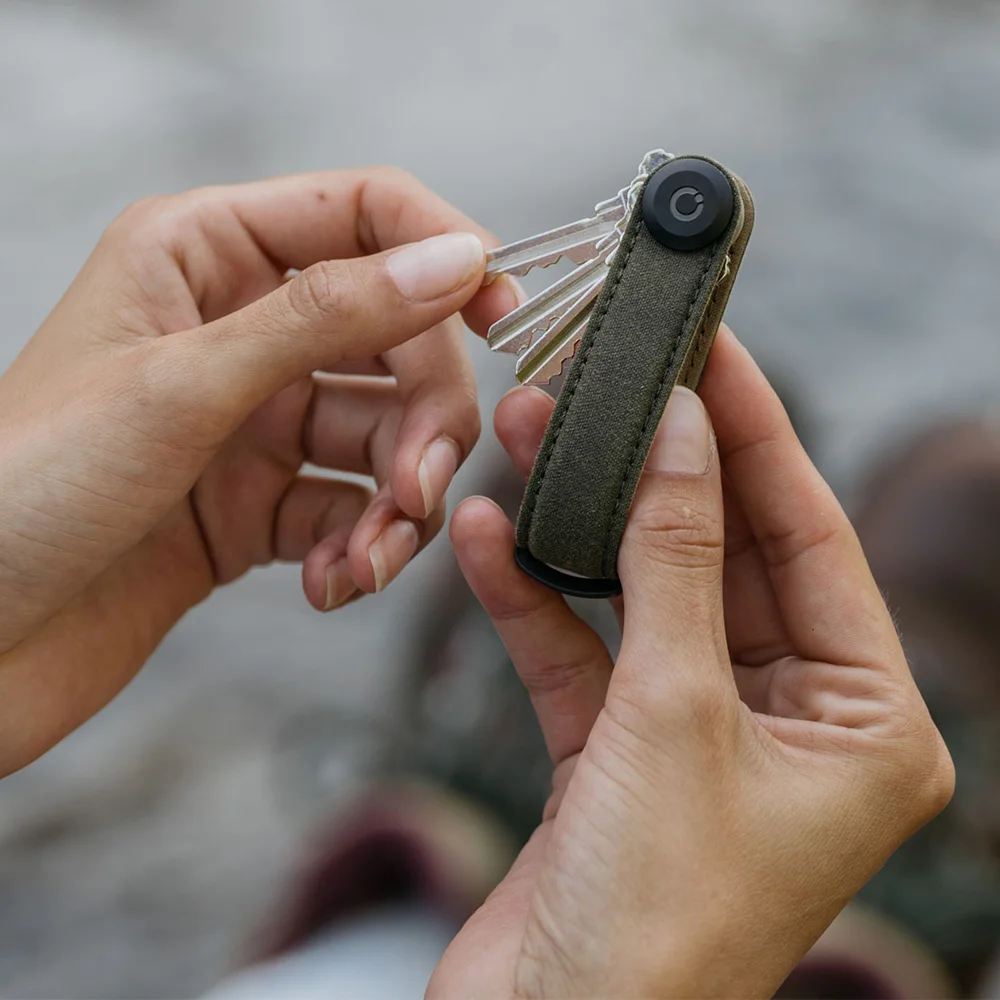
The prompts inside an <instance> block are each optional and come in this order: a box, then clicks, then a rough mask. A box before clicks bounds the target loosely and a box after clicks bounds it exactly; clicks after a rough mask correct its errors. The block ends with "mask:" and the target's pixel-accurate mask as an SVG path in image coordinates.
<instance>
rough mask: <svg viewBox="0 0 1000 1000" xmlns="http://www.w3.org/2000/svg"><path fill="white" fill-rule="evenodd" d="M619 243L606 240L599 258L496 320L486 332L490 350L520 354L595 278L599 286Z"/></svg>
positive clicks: (581, 266)
mask: <svg viewBox="0 0 1000 1000" xmlns="http://www.w3.org/2000/svg"><path fill="white" fill-rule="evenodd" d="M616 245H617V241H616V240H614V239H610V240H607V242H606V245H605V246H603V247H602V249H601V250H600V251H599V256H598V257H597V258H595V259H594V260H591V261H587V263H585V264H581V265H580V266H579V267H577V268H575V269H574V270H572V271H570V273H569V274H567V275H566V276H565V277H563V278H560V279H559V280H558V281H557V282H556V283H555V284H553V285H551V286H550V287H549V288H547V289H546V290H545V291H544V292H540V293H539V294H538V295H536V296H535V297H534V298H532V299H528V301H527V302H525V303H524V305H522V306H519V307H518V308H517V309H515V310H513V312H509V313H508V314H507V315H506V316H504V318H503V319H500V320H497V321H496V323H494V324H493V325H492V326H491V327H490V329H489V333H487V335H486V343H487V345H488V346H489V348H490V350H491V351H503V352H504V353H506V354H520V353H521V352H522V351H523V350H524V349H525V348H527V347H528V346H529V345H530V344H531V341H532V339H533V337H534V335H535V334H536V333H539V332H544V331H545V330H547V329H548V328H549V327H550V326H551V325H552V324H553V323H554V322H555V321H556V320H557V319H559V317H560V316H562V315H563V314H564V313H565V312H566V310H567V309H569V307H570V306H572V305H573V303H574V302H576V300H577V299H578V298H579V297H580V296H581V295H582V294H583V293H584V291H586V290H587V289H589V288H590V286H591V285H592V284H594V283H595V280H596V283H597V284H598V286H599V285H600V283H601V282H602V281H603V280H604V277H605V275H606V274H607V267H606V264H605V261H607V259H608V257H609V256H610V255H611V253H612V252H613V251H614V248H615V246H616Z"/></svg>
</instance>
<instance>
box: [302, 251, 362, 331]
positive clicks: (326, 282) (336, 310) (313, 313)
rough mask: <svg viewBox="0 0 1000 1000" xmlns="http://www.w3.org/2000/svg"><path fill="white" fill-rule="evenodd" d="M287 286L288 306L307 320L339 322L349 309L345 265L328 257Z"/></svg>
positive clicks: (345, 316) (307, 269)
mask: <svg viewBox="0 0 1000 1000" xmlns="http://www.w3.org/2000/svg"><path fill="white" fill-rule="evenodd" d="M286 287H287V289H288V305H289V308H290V309H291V310H292V312H293V313H294V314H295V315H296V316H299V317H301V318H302V319H303V320H305V321H306V322H307V323H315V322H317V321H319V322H321V323H324V324H328V323H334V324H337V323H340V322H343V321H344V320H345V319H346V318H347V316H348V314H349V312H350V302H349V295H348V294H347V288H346V282H345V281H344V275H343V273H342V269H341V268H337V267H335V266H334V265H333V264H332V263H330V262H329V261H323V262H320V263H318V264H313V265H312V266H311V267H307V268H306V269H305V270H304V271H302V272H301V273H300V274H297V275H296V276H295V277H294V278H293V279H292V280H291V281H290V282H289V283H288V285H287V286H286Z"/></svg>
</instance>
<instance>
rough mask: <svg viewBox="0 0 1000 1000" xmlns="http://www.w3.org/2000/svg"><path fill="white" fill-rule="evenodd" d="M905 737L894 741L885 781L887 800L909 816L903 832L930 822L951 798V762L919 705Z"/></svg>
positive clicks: (953, 777) (934, 729)
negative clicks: (907, 826) (917, 712)
mask: <svg viewBox="0 0 1000 1000" xmlns="http://www.w3.org/2000/svg"><path fill="white" fill-rule="evenodd" d="M907 735H908V738H904V739H902V740H898V741H894V743H895V745H894V746H893V747H892V749H891V750H887V751H886V754H890V753H891V755H892V756H891V760H892V763H891V765H890V766H889V767H888V768H887V771H888V774H887V776H886V779H885V784H886V785H888V786H889V788H888V789H886V790H889V789H891V795H889V796H888V801H891V802H893V803H895V804H896V807H897V808H898V807H899V806H900V805H902V806H903V809H904V814H906V815H908V816H909V817H910V820H911V824H910V829H909V830H908V832H907V836H909V835H910V833H913V832H914V831H916V830H917V829H919V828H920V827H921V826H923V825H924V824H925V823H928V822H930V820H932V819H933V818H934V817H935V816H937V814H938V813H940V812H941V811H942V810H943V809H944V808H945V806H947V805H948V803H949V802H950V801H951V797H952V795H953V794H954V791H955V766H954V764H953V763H952V759H951V754H950V753H949V752H948V748H947V747H946V746H945V742H944V740H943V739H942V737H941V734H940V733H939V732H938V730H937V727H936V726H935V725H934V723H933V722H932V721H931V719H930V716H929V715H927V713H926V711H925V710H923V708H922V707H921V711H920V715H919V718H918V720H914V721H913V723H912V724H911V728H910V732H909V733H908V734H907Z"/></svg>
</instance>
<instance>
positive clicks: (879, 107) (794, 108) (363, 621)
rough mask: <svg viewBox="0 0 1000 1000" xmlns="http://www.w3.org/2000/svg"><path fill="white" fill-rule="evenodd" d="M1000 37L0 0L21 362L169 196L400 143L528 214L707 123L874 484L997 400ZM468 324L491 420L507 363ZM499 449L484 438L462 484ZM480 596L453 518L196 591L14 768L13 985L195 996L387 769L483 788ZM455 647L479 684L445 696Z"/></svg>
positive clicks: (540, 16)
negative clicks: (918, 434)
mask: <svg viewBox="0 0 1000 1000" xmlns="http://www.w3.org/2000/svg"><path fill="white" fill-rule="evenodd" d="M998 53H1000V5H998V4H996V3H994V2H990V0H982V2H975V0H949V2H947V3H945V2H932V0H879V2H878V3H873V2H871V0H838V2H836V3H833V2H822V0H755V2H754V3H753V4H747V3H744V2H742V0H711V2H709V0H615V2H614V3H611V2H607V0H604V2H602V0H545V2H543V3H539V2H538V0H503V2H502V3H496V4H492V5H491V4H484V3H476V2H469V0H462V2H460V0H425V2H423V3H413V2H409V0H356V2H348V0H78V2H73V3H57V2H49V0H0V177H2V178H3V180H4V183H3V185H2V188H0V300H2V302H3V304H4V318H3V322H2V323H0V365H3V366H6V365H7V364H8V363H9V362H10V360H11V359H12V358H13V357H14V356H15V354H16V353H17V352H18V350H19V349H20V347H21V346H22V345H23V343H24V342H25V341H26V340H27V338H28V337H29V336H30V335H31V333H32V332H33V330H34V329H35V328H36V326H37V325H38V324H39V323H40V321H41V320H42V319H43V317H44V316H45V315H46V313H47V312H48V311H49V309H50V308H51V307H52V305H53V304H54V302H55V301H56V299H57V298H58V297H59V295H60V294H61V293H62V291H63V290H64V288H65V287H66V285H67V284H68V283H69V282H70V280H71V279H72V278H73V276H74V274H75V273H76V271H77V270H78V268H79V267H80V265H81V264H82V262H83V260H84V259H85V257H86V256H87V254H88V252H89V251H90V249H91V248H92V246H93V245H94V243H95V241H96V240H97V239H98V237H99V235H100V233H101V230H102V228H103V227H104V226H105V225H106V224H107V222H108V221H109V220H110V219H111V218H112V217H113V216H114V215H115V214H116V213H117V212H119V211H120V210H121V209H122V208H123V207H124V206H125V205H127V204H128V203H129V202H131V201H133V200H135V199H137V198H141V197H143V196H145V195H149V194H154V193H165V192H172V191H180V190H183V189H185V188H189V187H192V186H197V185H203V184H211V183H218V182H229V181H237V180H249V179H254V178H258V177H262V176H267V175H274V174H281V173H286V172H298V171H304V170H315V169H324V168H330V167H341V166H349V165H363V164H375V163H391V164H397V165H400V166H402V167H405V168H406V169H407V170H410V171H411V172H413V173H415V174H416V175H417V176H419V177H420V178H421V179H422V180H424V181H425V182H426V183H427V184H428V185H429V186H430V187H432V188H434V189H436V190H437V191H439V192H440V193H441V194H442V195H444V197H446V198H448V199H449V200H451V201H453V202H455V203H456V204H457V205H458V206H460V207H461V208H462V209H463V210H464V211H466V212H467V213H469V214H470V215H472V216H474V217H475V218H477V219H478V220H480V221H481V222H482V223H484V224H485V225H487V226H488V227H491V228H492V229H493V230H495V231H496V232H497V233H498V235H499V236H500V237H501V238H502V239H503V240H505V241H507V240H511V239H516V238H520V237H522V236H525V235H529V234H531V233H534V232H537V231H540V230H542V229H545V228H548V227H550V226H554V225H558V224H561V223H562V222H565V221H569V220H571V219H575V218H578V217H580V216H582V215H585V214H588V213H589V210H590V208H591V207H592V205H593V204H594V203H595V202H596V201H598V200H600V199H603V198H605V197H608V196H610V195H612V194H613V193H614V192H615V191H617V190H618V188H619V187H621V186H622V185H623V184H624V183H626V182H627V181H628V180H629V179H631V177H632V176H633V173H634V169H635V166H636V164H637V163H638V161H639V160H640V158H641V157H642V155H643V154H644V153H645V152H646V151H647V150H648V149H651V148H655V147H657V146H662V147H665V148H666V149H668V150H671V151H673V152H677V153H683V152H704V153H707V154H710V155H712V156H715V157H717V158H719V159H721V160H722V161H724V162H725V163H726V164H728V165H729V166H731V167H732V168H733V169H734V170H735V171H737V172H738V173H739V174H740V175H741V176H742V177H743V178H744V179H745V180H746V182H747V184H748V185H749V187H750V189H751V191H752V192H753V193H754V196H755V200H756V204H757V226H756V230H755V234H754V239H753V241H752V243H751V247H750V251H749V254H748V256H747V259H746V262H745V264H744V267H743V270H742V273H741V275H740V278H739V281H738V283H737V286H736V290H735V293H734V295H733V299H732V302H731V306H730V309H729V312H728V320H729V322H730V324H731V325H732V326H733V327H734V328H735V329H736V330H737V332H738V333H739V334H740V335H741V337H742V339H743V340H744V341H745V342H746V343H747V344H748V345H749V346H750V348H751V349H752V350H753V351H754V353H755V354H756V355H757V357H758V358H759V360H760V361H761V363H762V364H763V365H764V367H765V368H766V369H767V371H768V372H769V373H770V374H771V375H772V376H773V377H774V378H775V380H776V382H777V383H778V384H779V385H780V386H781V387H782V391H783V392H785V393H786V394H787V395H788V397H789V401H790V404H791V405H792V408H793V409H794V411H795V413H796V415H797V417H798V419H799V420H800V423H801V426H802V429H803V434H804V435H805V437H806V439H807V442H808V445H809V448H810V450H811V452H812V453H813V455H814V457H815V458H816V460H817V461H818V463H819V464H820V466H821V468H822V470H823V471H824V472H825V474H826V475H827V476H828V477H829V478H830V480H831V482H832V483H833V485H834V486H835V488H836V490H837V491H838V493H839V494H840V496H841V497H842V498H843V499H844V500H845V502H846V503H848V505H851V504H853V503H854V502H855V500H856V498H857V496H858V491H859V488H860V485H861V484H862V483H863V482H864V480H865V478H866V476H867V474H868V471H869V470H870V469H871V467H872V464H873V463H875V462H878V460H879V459H880V457H881V456H883V455H885V454H887V453H888V452H890V451H891V450H892V449H893V448H894V446H895V445H896V444H897V443H898V442H900V441H902V440H904V439H905V438H906V437H907V435H909V434H911V433H912V432H914V430H916V429H918V428H920V427H923V426H927V425H929V424H930V423H932V422H933V421H935V420H936V419H937V418H939V417H941V416H952V415H962V414H978V415H981V414H984V413H989V412H991V411H995V410H996V406H997V402H998V399H1000V392H998V388H997V386H998V379H997V375H998V372H1000V338H998V337H997V335H996V332H995V328H994V319H995V316H996V314H997V312H998V311H1000V310H998V307H1000V282H998V280H997V274H998V268H1000V197H998V194H997V193H998V190H1000V184H998V181H1000V99H998V94H1000V56H998ZM537 280H538V279H537V278H533V279H532V282H534V283H535V284H532V282H529V285H532V287H535V286H536V285H537ZM470 350H471V351H472V352H473V356H474V358H475V362H476V367H477V370H478V373H479V376H480V378H481V385H482V405H483V410H484V413H486V414H488V413H489V412H490V411H491V409H492V404H493V403H494V402H495V400H496V399H497V398H499V396H500V395H501V394H502V393H503V392H504V391H505V390H506V389H507V388H508V387H509V386H510V385H511V384H512V382H513V372H512V365H511V364H510V359H509V358H507V357H506V356H491V355H490V354H489V352H488V351H487V350H486V349H485V347H484V346H483V345H482V344H481V343H478V342H476V343H472V342H471V338H470ZM487 423H488V420H487ZM500 469H501V463H500V457H499V454H498V448H497V446H496V444H495V442H494V441H492V439H491V438H490V435H489V434H487V437H486V440H484V443H483V445H482V447H481V448H480V449H479V450H478V452H477V454H476V455H475V456H474V459H473V460H472V461H471V462H470V463H469V465H468V467H467V468H465V469H464V470H463V472H462V475H461V476H460V478H459V480H458V482H457V485H456V487H455V488H454V490H453V494H452V497H451V502H454V501H456V500H457V499H459V498H460V497H461V496H463V495H466V494H468V493H470V492H474V491H482V490H491V491H492V490H500V491H502V490H505V489H509V488H510V486H509V483H508V482H507V480H506V479H505V478H504V476H503V474H502V472H501V471H499V470H500ZM514 499H515V500H516V497H514ZM461 593H462V592H461V586H460V585H459V584H457V583H456V582H455V581H454V578H453V566H452V563H451V559H450V556H449V553H448V550H447V546H446V544H441V543H438V544H436V545H435V546H434V547H433V548H432V549H431V550H430V551H429V552H427V553H425V554H424V555H423V556H422V557H421V558H420V559H419V560H418V561H417V563H416V564H415V565H414V566H413V567H411V568H410V569H409V570H408V571H407V572H406V573H404V575H403V577H402V578H401V579H400V581H399V582H398V583H396V584H394V585H393V586H392V587H391V588H390V589H389V591H388V592H387V593H385V594H384V595H381V596H379V597H377V598H367V599H365V600H364V601H363V602H362V603H360V604H357V605H352V606H351V607H350V608H349V609H347V610H346V611H345V612H341V613H338V614H335V615H332V616H327V617H323V616H320V615H317V614H315V613H314V612H312V611H311V610H310V609H309V607H308V606H307V604H306V602H305V599H304V598H303V597H302V595H301V592H300V588H299V581H298V570H297V568H296V567H276V568H272V569H269V570H266V571H260V572H255V573H253V574H251V575H250V576H249V577H248V578H246V579H244V580H242V581H241V582H239V583H238V584H236V585H234V586H231V587H228V588H226V589H225V590H223V591H221V592H219V593H217V594H216V595H215V596H214V597H213V598H212V599H211V600H210V601H208V602H207V603H206V604H205V605H203V606H202V607H200V608H198V609H197V610H196V611H195V612H194V613H192V614H191V615H190V616H189V617H188V618H187V619H186V620H185V621H184V622H183V623H182V624H181V626H180V627H179V628H177V629H176V631H175V632H174V633H173V634H172V635H171V636H170V637H169V638H168V639H167V640H166V642H165V643H164V644H163V646H162V648H161V649H160V650H159V652H158V653H157V654H156V656H155V657H154V658H153V660H152V661H151V662H150V663H149V665H148V666H147V668H146V670H145V671H144V672H143V673H142V675H141V676H140V677H139V678H138V680H136V681H135V682H134V683H133V684H132V686H131V687H130V688H129V689H128V690H127V691H126V692H125V694H124V695H123V696H122V697H121V698H120V699H118V701H117V702H116V703H115V704H114V705H112V706H111V707H110V708H108V709H107V710H106V711H104V712H103V713H102V714H101V715H99V716H98V717H97V718H96V719H94V720H93V721H92V722H90V723H89V724H88V725H87V726H85V727H84V728H83V729H82V730H80V731H79V732H78V733H76V734H75V735H74V736H72V737H71V738H70V739H68V740H67V741H65V743H64V744H62V745H61V746H60V747H59V748H57V749H56V750H55V751H54V752H53V753H51V754H49V755H48V756H47V757H46V758H44V759H43V760H41V761H39V762H38V763H36V764H35V765H33V766H31V767H29V768H27V769H26V770H25V771H23V772H22V773H20V774H18V775H15V776H14V777H12V778H9V779H7V780H6V781H4V782H3V783H2V784H0V994H2V995H5V996H21V997H48V996H74V997H118V996H121V997H126V996H127V997H159V996H196V995H199V994H200V993H201V992H203V991H204V990H206V989H208V988H209V987H210V986H211V985H212V984H213V983H215V982H216V981H217V980H218V979H219V978H220V977H221V976H223V975H224V974H225V973H226V972H227V971H228V970H230V969H232V968H233V967H234V966H235V965H237V964H238V963H239V962H240V960H241V958H242V957H243V956H244V955H245V954H246V950H247V948H248V947H249V945H248V942H249V941H251V940H252V939H253V936H254V935H255V934H257V933H258V932H259V931H260V928H261V927H262V926H263V925H264V924H266V921H267V917H268V911H269V908H270V907H271V906H272V905H273V904H274V901H275V899H276V898H278V897H280V895H281V890H282V887H283V885H284V884H285V883H286V882H287V880H288V878H289V877H290V873H292V872H294V871H295V870H296V868H297V866H298V864H299V863H300V859H301V852H302V845H303V843H304V842H306V841H307V840H308V838H309V836H310V835H311V831H313V830H314V829H315V828H316V825H317V824H318V823H321V822H322V821H323V820H324V818H326V817H329V816H335V815H336V813H337V810H338V808H340V807H341V806H342V804H343V803H344V802H346V801H348V800H350V798H351V796H353V795H354V794H355V792H356V791H357V790H358V789H359V788H363V787H364V786H365V784H366V783H367V782H368V781H369V780H371V779H372V776H373V775H377V774H379V773H382V772H392V771H393V770H394V769H395V768H396V767H397V766H398V765H399V761H400V760H401V759H406V760H407V761H408V762H409V763H410V765H412V763H413V761H414V760H418V759H419V761H421V762H422V763H426V765H427V768H426V770H427V772H428V773H431V774H436V775H442V776H444V777H445V778H446V779H447V780H448V781H449V782H451V783H452V784H453V785H454V784H461V783H462V782H463V781H464V782H465V783H466V784H467V785H470V786H477V785H481V786H484V787H486V786H490V781H491V780H492V779H491V778H490V776H489V775H486V776H485V777H484V775H483V773H481V771H477V767H478V765H477V764H476V760H477V758H476V757H475V756H474V755H472V754H471V753H470V754H465V753H464V751H463V750H462V748H463V747H466V746H467V745H468V744H469V741H470V740H471V741H473V742H475V740H476V739H482V738H483V734H484V733H488V732H489V731H490V726H491V725H493V724H494V723H495V722H496V720H493V721H492V722H491V720H490V719H489V718H488V717H487V715H488V713H489V711H490V710H491V709H490V706H489V704H488V702H489V699H487V698H484V695H483V692H484V690H487V689H488V688H489V685H490V684H500V685H503V684H504V683H505V681H504V680H503V678H502V677H500V678H499V679H498V676H499V675H498V671H499V672H500V673H502V674H505V672H506V668H505V664H503V659H502V653H501V652H500V651H499V650H498V649H497V648H496V645H495V641H494V640H493V639H492V637H491V635H490V633H489V631H488V629H486V628H483V627H482V624H481V623H480V622H478V621H477V620H476V618H475V615H474V613H473V612H472V611H469V612H468V614H464V610H463V615H464V616H463V618H462V621H463V622H464V624H463V625H462V626H461V628H459V629H458V630H457V631H458V633H459V637H458V639H456V638H455V635H456V629H455V628H454V627H453V626H454V625H455V617H456V614H457V612H455V611H454V609H455V608H459V609H465V605H464V604H463V600H464V598H462V596H461ZM446 605H447V608H448V609H450V610H447V611H443V610H442V609H443V608H445V606H446ZM428 615H430V616H431V618H430V619H428V617H427V616H428ZM428 621H430V624H428ZM387 622H390V623H392V625H391V627H386V623H387ZM437 656H441V657H446V656H447V657H451V661H455V660H456V658H457V660H458V661H459V662H458V666H457V667H456V668H455V670H457V672H458V674H461V677H459V678H458V679H456V678H455V677H452V678H451V679H450V680H448V679H447V678H446V681H444V682H440V683H437V687H436V688H435V683H436V682H435V681H434V680H433V679H432V680H430V681H428V678H429V677H432V676H433V677H437V678H438V680H440V677H439V673H440V672H439V671H438V667H437V665H435V663H434V662H433V661H434V660H435V657H437ZM470 664H471V666H470ZM477 664H478V665H477ZM481 664H486V665H487V666H485V667H484V666H481ZM497 664H499V666H497ZM477 670H478V671H480V673H477V672H476V671H477ZM463 671H464V673H463ZM470 671H471V673H470ZM454 672H455V671H453V673H454ZM510 697H511V698H512V699H516V695H513V694H512V695H511V696H510ZM518 711H519V709H517V708H516V707H515V708H512V709H511V712H512V713H513V715H512V716H511V717H512V718H513V717H517V718H520V717H521V716H518V715H517V712H518ZM511 724H512V723H510V719H507V720H506V721H504V722H503V723H502V726H507V732H506V737H507V743H506V744H505V746H506V747H507V750H508V751H509V752H510V753H512V754H514V755H515V757H516V755H517V754H523V758H524V761H523V770H521V771H518V772H516V773H518V775H519V780H518V782H516V785H517V787H515V788H513V789H509V788H508V789H504V788H496V789H493V790H492V791H490V788H487V793H486V794H485V797H486V798H489V797H490V795H493V796H494V798H495V797H499V798H500V799H504V800H505V804H506V806H507V807H509V811H510V815H511V816H513V817H514V818H513V820H512V823H513V826H514V828H515V829H519V827H518V823H520V822H522V821H523V818H524V815H525V811H527V813H528V814H529V815H530V813H531V809H532V808H534V803H535V801H536V799H535V796H536V795H537V794H538V791H537V790H538V789H539V788H541V787H543V785H544V765H540V764H538V763H537V760H536V756H537V742H536V740H537V737H536V734H534V732H533V731H532V730H531V729H530V726H529V727H528V728H527V729H526V730H524V732H523V733H522V732H520V731H517V732H516V733H515V734H514V736H513V738H511V734H510V731H509V727H510V725H511ZM501 728H502V727H501ZM400 733H403V734H404V736H403V737H401V736H400ZM463 741H464V742H463ZM477 752H478V751H477ZM459 758H461V759H459ZM511 759H514V758H511ZM470 761H471V762H472V763H470ZM483 767H486V765H485V764H484V765H483ZM466 772H470V773H466ZM472 772H474V773H472ZM520 775H525V777H524V778H523V780H520ZM491 787H492V786H491ZM519 796H520V798H519Z"/></svg>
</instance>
